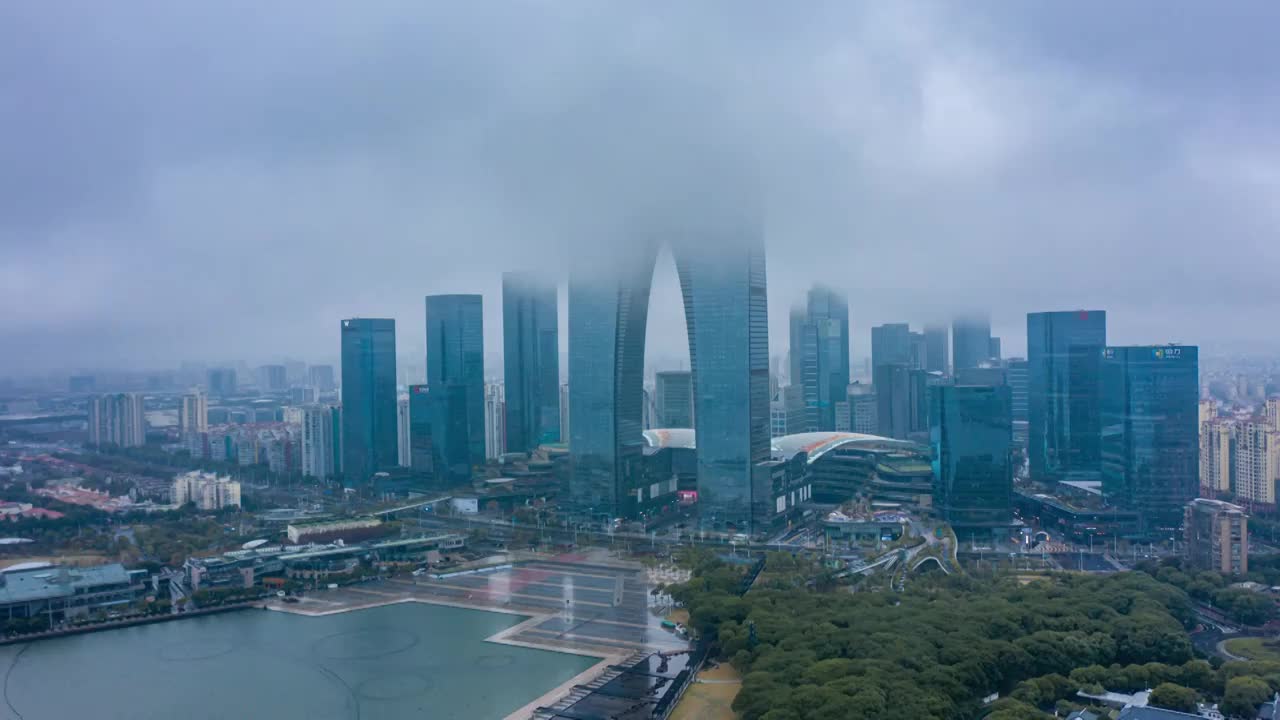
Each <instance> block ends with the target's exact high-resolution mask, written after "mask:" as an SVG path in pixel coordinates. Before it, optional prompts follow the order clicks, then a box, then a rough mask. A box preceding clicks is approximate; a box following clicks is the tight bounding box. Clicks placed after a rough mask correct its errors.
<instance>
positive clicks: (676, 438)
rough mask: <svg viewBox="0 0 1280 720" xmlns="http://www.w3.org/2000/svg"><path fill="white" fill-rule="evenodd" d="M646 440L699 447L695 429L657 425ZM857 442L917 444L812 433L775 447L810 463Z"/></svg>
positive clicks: (776, 454) (896, 446) (877, 446)
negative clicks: (800, 455)
mask: <svg viewBox="0 0 1280 720" xmlns="http://www.w3.org/2000/svg"><path fill="white" fill-rule="evenodd" d="M644 439H645V442H647V443H648V444H649V447H650V448H655V449H661V448H679V449H685V450H694V449H696V448H697V445H698V443H697V435H696V433H695V431H694V430H693V429H692V428H656V429H653V430H645V431H644ZM849 445H853V446H855V447H859V448H865V449H868V450H914V449H919V447H920V446H919V445H918V444H917V443H913V442H909V441H907V440H894V439H892V438H886V437H880V436H879V435H866V434H863V433H851V432H808V433H796V434H794V435H782V436H780V437H776V438H773V441H772V446H771V450H772V452H773V459H774V460H789V459H790V458H792V457H794V456H795V454H796V453H799V452H805V453H808V454H809V462H810V463H812V462H813V461H815V460H817V459H818V458H820V457H822V456H823V455H825V454H826V453H828V452H830V451H832V450H835V449H836V448H840V447H845V446H849Z"/></svg>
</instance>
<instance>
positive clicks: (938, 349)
mask: <svg viewBox="0 0 1280 720" xmlns="http://www.w3.org/2000/svg"><path fill="white" fill-rule="evenodd" d="M924 347H925V357H924V369H925V370H928V371H929V372H940V373H945V372H947V370H948V367H947V366H948V365H950V364H951V363H950V359H949V357H948V356H949V353H948V352H947V328H946V327H945V326H937V325H926V326H925V328H924Z"/></svg>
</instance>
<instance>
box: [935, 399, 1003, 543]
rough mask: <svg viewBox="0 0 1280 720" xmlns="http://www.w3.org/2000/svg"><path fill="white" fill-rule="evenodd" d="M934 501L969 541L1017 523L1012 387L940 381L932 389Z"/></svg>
mask: <svg viewBox="0 0 1280 720" xmlns="http://www.w3.org/2000/svg"><path fill="white" fill-rule="evenodd" d="M931 399H932V402H931V404H932V408H931V410H930V417H931V418H932V423H933V425H932V428H931V429H930V440H931V442H932V445H933V458H934V460H933V462H934V471H933V482H934V485H933V503H934V507H935V508H936V509H937V511H938V513H939V515H940V516H941V517H942V518H943V519H944V520H945V521H946V522H947V523H949V524H950V525H951V526H952V527H953V528H955V529H956V534H957V536H958V537H959V538H961V539H963V538H965V537H968V536H969V535H971V534H975V533H978V532H982V531H988V532H989V531H995V530H998V529H1000V528H1008V527H1009V526H1010V525H1011V524H1012V522H1013V504H1012V496H1013V466H1012V464H1011V462H1010V458H1009V450H1010V446H1011V443H1012V442H1013V421H1012V417H1011V411H1010V392H1009V388H1008V387H1007V386H1001V387H989V386H983V385H938V386H935V387H933V388H932V392H931Z"/></svg>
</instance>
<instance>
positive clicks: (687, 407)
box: [654, 370, 693, 428]
mask: <svg viewBox="0 0 1280 720" xmlns="http://www.w3.org/2000/svg"><path fill="white" fill-rule="evenodd" d="M654 381H655V382H656V383H657V387H656V388H655V390H656V391H657V409H658V420H657V424H656V425H654V427H660V428H691V427H693V373H690V372H687V371H684V370H668V371H665V372H660V373H657V374H656V375H655V377H654Z"/></svg>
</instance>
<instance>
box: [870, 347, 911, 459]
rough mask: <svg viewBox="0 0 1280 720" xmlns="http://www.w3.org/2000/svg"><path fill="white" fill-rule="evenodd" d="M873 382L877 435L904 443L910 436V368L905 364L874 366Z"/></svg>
mask: <svg viewBox="0 0 1280 720" xmlns="http://www.w3.org/2000/svg"><path fill="white" fill-rule="evenodd" d="M873 379H874V381H875V389H876V424H877V426H878V428H879V431H878V433H877V434H878V435H880V436H881V437H887V438H895V439H898V440H905V439H906V437H907V435H908V434H909V433H910V432H911V418H912V408H911V396H912V393H911V367H910V366H909V365H907V364H906V363H887V364H884V365H878V366H876V369H875V377H874V378H873Z"/></svg>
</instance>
